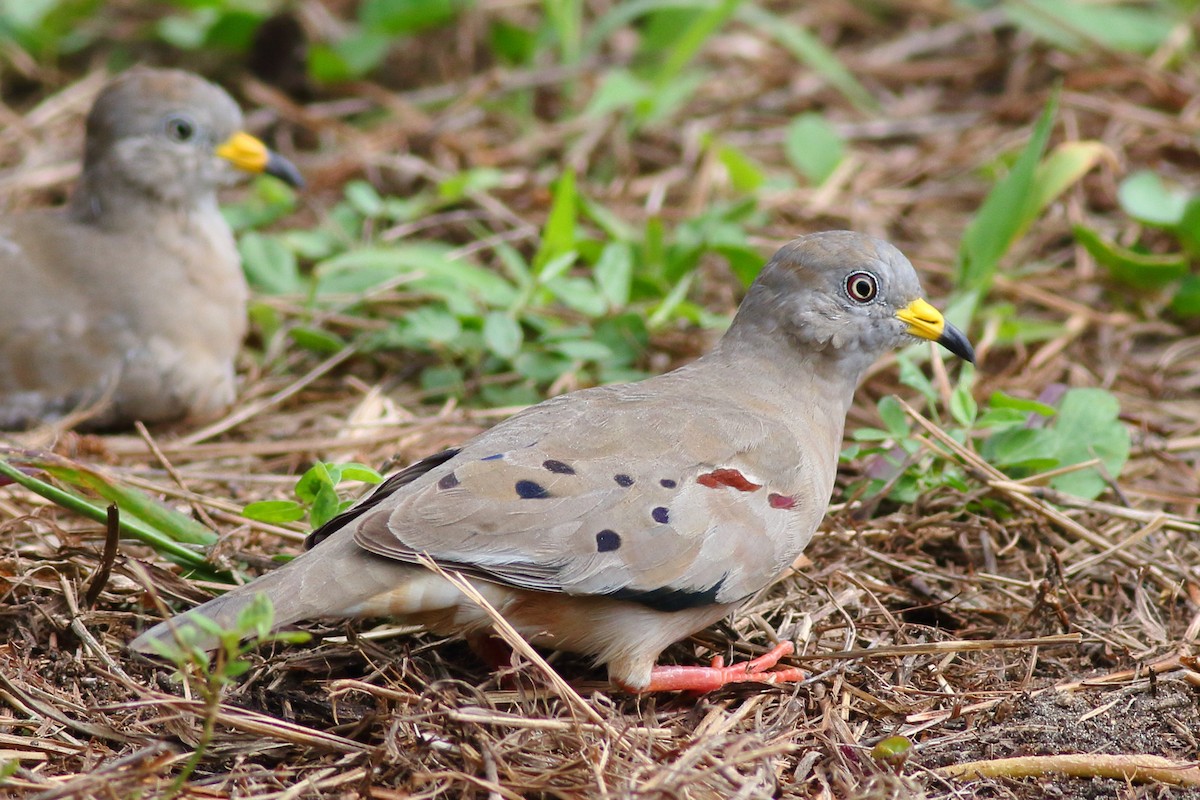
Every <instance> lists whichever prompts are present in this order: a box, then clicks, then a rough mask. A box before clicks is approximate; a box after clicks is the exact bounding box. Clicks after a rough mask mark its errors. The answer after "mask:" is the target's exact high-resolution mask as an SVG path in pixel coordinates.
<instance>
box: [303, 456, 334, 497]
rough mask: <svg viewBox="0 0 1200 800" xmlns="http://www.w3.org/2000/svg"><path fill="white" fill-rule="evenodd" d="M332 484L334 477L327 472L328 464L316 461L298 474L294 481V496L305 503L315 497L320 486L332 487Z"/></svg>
mask: <svg viewBox="0 0 1200 800" xmlns="http://www.w3.org/2000/svg"><path fill="white" fill-rule="evenodd" d="M333 485H334V479H333V476H332V475H331V474H330V473H329V465H327V464H326V463H325V462H324V461H318V462H317V463H315V464H313V465H312V466H311V467H309V468H308V470H307V471H306V472H305V473H304V474H303V475H301V476H300V480H298V481H296V488H295V492H296V496H297V497H299V498H300V499H301V500H303V501H304V502H305V503H312V502H314V501H315V500H316V499H317V493H318V492H320V491H321V487H322V486H328V487H330V488H332V487H333Z"/></svg>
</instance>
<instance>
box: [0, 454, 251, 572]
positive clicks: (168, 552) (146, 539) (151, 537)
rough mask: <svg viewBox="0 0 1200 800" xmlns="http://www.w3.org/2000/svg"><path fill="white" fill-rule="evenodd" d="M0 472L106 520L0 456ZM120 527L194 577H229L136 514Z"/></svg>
mask: <svg viewBox="0 0 1200 800" xmlns="http://www.w3.org/2000/svg"><path fill="white" fill-rule="evenodd" d="M0 475H4V476H5V477H7V478H10V479H11V480H12V481H13V483H16V484H19V485H21V486H23V487H25V488H26V489H28V490H29V491H31V492H33V493H34V494H37V495H40V496H41V497H44V498H46V499H47V500H49V501H50V502H52V503H54V504H55V505H57V506H60V507H61V508H65V509H67V510H68V511H72V512H74V513H76V514H79V515H80V516H82V517H86V518H88V519H90V520H92V521H94V522H99V523H101V524H104V523H107V521H108V512H107V510H106V509H105V508H104V507H102V506H98V505H96V504H94V503H91V502H89V501H88V500H86V499H84V498H82V497H79V496H78V495H75V494H72V493H71V492H68V491H66V490H64V489H59V488H58V487H57V486H53V485H52V484H49V483H46V482H45V481H43V480H40V479H38V478H35V477H33V476H32V475H26V474H25V473H24V472H22V471H21V470H19V469H17V468H16V467H14V466H13V465H12V464H10V463H9V462H8V461H5V460H4V459H0ZM119 507H120V506H119V505H118V508H119ZM120 530H121V534H122V535H123V536H126V537H128V538H131V539H137V540H138V541H140V542H143V543H145V544H147V545H149V546H150V547H153V548H154V549H155V550H156V551H157V552H159V553H161V554H162V556H163V557H164V558H167V559H169V560H170V561H173V562H174V563H176V564H178V565H180V566H181V567H187V568H188V569H191V570H194V571H195V572H196V573H197V577H203V578H205V579H207V580H215V581H230V580H231V576H230V575H229V574H228V573H226V572H224V571H221V570H217V569H215V568H213V566H212V565H211V564H209V563H208V561H207V559H206V558H205V556H204V554H203V553H200V552H197V551H196V550H194V549H192V547H189V546H188V545H185V544H181V543H179V542H176V541H174V540H172V539H171V538H169V537H167V536H165V535H163V534H162V533H161V532H159V531H157V530H155V529H154V528H152V527H150V526H149V525H147V524H146V523H144V522H143V521H141V520H139V519H137V518H136V517H132V516H125V515H122V517H121V520H120ZM214 539H215V537H214Z"/></svg>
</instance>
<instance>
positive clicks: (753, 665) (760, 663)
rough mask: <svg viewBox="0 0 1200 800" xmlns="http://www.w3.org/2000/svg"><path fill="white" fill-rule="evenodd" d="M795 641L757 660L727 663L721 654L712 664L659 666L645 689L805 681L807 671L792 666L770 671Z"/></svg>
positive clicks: (688, 689) (705, 688)
mask: <svg viewBox="0 0 1200 800" xmlns="http://www.w3.org/2000/svg"><path fill="white" fill-rule="evenodd" d="M794 649H795V648H794V647H793V646H792V643H791V642H780V643H779V644H777V645H775V646H774V647H773V648H771V650H770V651H769V652H767V653H765V654H764V655H761V656H759V657H758V658H756V659H754V660H753V661H746V662H743V663H741V664H733V665H731V666H728V667H726V666H723V663H724V659H722V658H721V657H720V656H717V657H716V658H714V659H713V663H712V666H711V667H655V668H654V670H653V671H652V672H651V673H650V684H649V685H648V686H647V687H646V688H645V689H643V690H642V691H643V692H679V691H686V692H711V691H712V690H714V689H720V688H721V687H722V686H724V685H725V684H727V683H745V682H747V681H753V682H755V683H791V682H794V681H802V680H804V677H805V675H804V670H802V669H799V668H796V667H789V668H787V669H778V670H775V671H774V672H767V670H769V669H771V667H773V666H775V665H776V664H777V663H779V659H781V658H783V657H784V656H788V655H791V654H792V651H793V650H794Z"/></svg>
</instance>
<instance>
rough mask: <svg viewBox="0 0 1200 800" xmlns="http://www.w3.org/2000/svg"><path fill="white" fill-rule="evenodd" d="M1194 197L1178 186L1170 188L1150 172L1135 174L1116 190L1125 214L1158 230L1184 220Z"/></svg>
mask: <svg viewBox="0 0 1200 800" xmlns="http://www.w3.org/2000/svg"><path fill="white" fill-rule="evenodd" d="M1191 196H1192V195H1191V192H1188V191H1187V190H1186V189H1184V188H1183V187H1181V186H1178V185H1177V184H1171V185H1168V184H1167V183H1166V182H1165V181H1163V179H1162V178H1161V177H1159V176H1158V175H1157V174H1155V173H1154V172H1151V171H1150V170H1148V169H1143V170H1138V171H1137V172H1134V173H1133V174H1131V175H1129V176H1128V177H1127V178H1125V180H1123V181H1121V184H1120V185H1119V186H1118V187H1117V200H1118V201H1119V202H1120V203H1121V208H1122V209H1123V210H1124V211H1125V213H1126V214H1128V215H1129V216H1131V217H1133V218H1134V219H1136V220H1137V221H1138V222H1141V223H1144V224H1146V225H1154V226H1156V227H1159V228H1169V227H1172V226H1175V225H1178V224H1179V223H1180V222H1181V221H1183V214H1184V211H1185V210H1186V209H1187V205H1188V201H1189V200H1190V199H1191Z"/></svg>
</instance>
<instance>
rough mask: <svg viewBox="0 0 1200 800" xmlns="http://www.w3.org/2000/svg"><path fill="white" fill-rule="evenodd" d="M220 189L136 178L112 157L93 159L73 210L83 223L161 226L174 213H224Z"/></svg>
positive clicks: (183, 218) (183, 219) (181, 216)
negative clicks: (113, 161) (219, 194)
mask: <svg viewBox="0 0 1200 800" xmlns="http://www.w3.org/2000/svg"><path fill="white" fill-rule="evenodd" d="M220 213H221V212H220V210H219V208H218V207H217V197H216V192H215V190H212V189H208V188H206V189H204V190H197V188H196V187H195V186H192V185H188V184H187V183H186V182H184V181H179V180H171V179H165V180H155V179H153V177H152V176H146V177H145V179H141V176H138V179H134V178H133V177H132V176H131V175H130V174H129V171H128V170H126V169H122V168H121V167H120V165H117V164H113V163H110V162H109V161H107V160H95V161H92V162H90V163H89V164H87V166H86V168H85V169H84V172H83V176H82V178H81V179H80V182H79V186H78V187H77V188H76V189H75V192H74V194H73V195H72V197H71V202H70V214H71V216H72V217H73V218H74V219H75V220H76V221H78V222H80V223H82V224H85V225H94V226H96V227H98V228H104V229H106V230H130V229H137V228H145V227H146V225H147V224H151V225H154V226H157V225H159V224H163V223H164V222H166V223H167V224H170V223H169V220H170V219H171V218H174V219H176V220H179V221H180V223H181V224H190V223H189V222H188V220H196V219H200V220H203V219H206V218H209V217H213V218H219V217H220Z"/></svg>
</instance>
